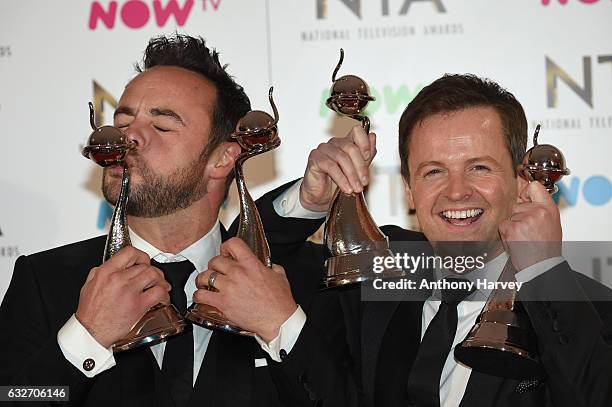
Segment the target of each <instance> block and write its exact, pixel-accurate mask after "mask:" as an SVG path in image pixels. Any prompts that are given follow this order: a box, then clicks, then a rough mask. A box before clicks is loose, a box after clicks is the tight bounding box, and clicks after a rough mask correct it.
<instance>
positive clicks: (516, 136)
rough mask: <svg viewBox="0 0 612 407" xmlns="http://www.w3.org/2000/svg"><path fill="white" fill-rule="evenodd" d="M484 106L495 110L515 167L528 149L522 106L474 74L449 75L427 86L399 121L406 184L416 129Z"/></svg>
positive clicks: (504, 91) (401, 160) (510, 96)
mask: <svg viewBox="0 0 612 407" xmlns="http://www.w3.org/2000/svg"><path fill="white" fill-rule="evenodd" d="M483 106H488V107H492V108H494V109H495V110H496V111H497V113H498V114H499V116H500V119H501V123H502V129H503V132H504V135H505V136H506V145H507V147H508V151H509V152H510V156H511V157H512V165H513V166H514V168H516V166H517V165H518V164H520V163H521V161H522V159H523V155H524V154H525V150H526V148H527V118H526V117H525V111H524V110H523V107H522V106H521V104H520V103H519V102H518V100H516V98H515V97H514V95H513V94H512V93H510V92H508V91H507V90H506V89H504V88H502V87H501V86H499V85H498V84H497V83H495V82H493V81H492V80H490V79H485V78H479V77H478V76H476V75H471V74H465V75H457V74H455V75H450V74H446V75H444V76H442V77H441V78H439V79H436V80H435V81H433V82H432V83H431V84H430V85H428V86H426V87H424V88H423V89H422V90H421V91H420V92H419V93H418V94H417V95H416V97H415V98H414V99H413V100H412V101H411V102H410V103H408V106H406V109H404V112H403V113H402V117H401V118H400V122H399V154H400V162H401V167H400V168H401V169H400V171H401V174H402V177H404V179H405V180H406V182H408V181H409V179H410V173H409V170H408V147H409V143H410V136H411V133H412V131H413V130H414V128H415V126H417V125H419V124H420V123H421V122H423V120H425V119H427V118H428V117H430V116H433V115H436V114H439V113H450V112H455V111H459V110H463V109H468V108H472V107H483Z"/></svg>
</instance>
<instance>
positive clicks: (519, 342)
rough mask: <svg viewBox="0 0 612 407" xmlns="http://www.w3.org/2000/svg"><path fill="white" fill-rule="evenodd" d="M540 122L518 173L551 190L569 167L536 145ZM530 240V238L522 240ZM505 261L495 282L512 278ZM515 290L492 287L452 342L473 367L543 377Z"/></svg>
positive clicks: (532, 335) (521, 376)
mask: <svg viewBox="0 0 612 407" xmlns="http://www.w3.org/2000/svg"><path fill="white" fill-rule="evenodd" d="M539 132H540V125H538V126H537V127H536V130H535V134H534V136H533V147H532V148H530V149H529V150H528V151H527V152H526V153H525V156H524V157H523V162H522V164H520V165H519V166H518V167H517V173H518V174H519V175H520V176H521V177H523V178H524V179H526V180H527V181H530V182H531V181H538V182H541V183H542V184H543V185H544V186H545V187H546V190H547V191H548V192H549V193H554V192H556V191H557V190H558V188H557V186H556V185H555V182H557V181H559V180H560V179H561V178H562V177H563V176H564V175H568V174H569V173H570V170H569V169H568V168H566V167H565V158H564V157H563V154H562V153H561V151H559V149H557V148H556V147H554V146H552V145H550V144H538V133H539ZM526 243H528V244H529V242H526ZM514 275H515V270H514V268H513V267H512V263H511V262H510V261H509V260H508V262H507V264H506V266H505V268H504V270H503V271H502V274H501V276H500V277H499V280H498V281H516V279H515V277H514ZM516 294H517V293H516V290H514V289H505V290H502V289H496V290H494V291H493V292H491V295H490V296H489V298H488V299H487V302H486V304H485V306H484V308H483V309H482V312H481V313H480V315H479V316H478V319H477V320H476V324H475V325H474V326H473V327H472V329H471V330H470V332H469V333H468V335H467V336H466V338H465V339H464V340H463V342H460V343H459V344H458V345H457V346H456V347H455V358H456V359H457V360H458V361H460V362H462V363H464V364H465V365H467V366H469V367H471V368H472V369H474V370H477V371H480V372H483V373H487V374H491V375H494V376H502V377H507V378H512V379H542V378H543V377H544V376H545V371H544V369H543V367H542V365H541V364H540V362H539V358H538V351H537V338H536V335H535V331H534V330H533V327H532V326H531V321H530V320H529V317H528V316H527V313H526V312H525V310H524V308H523V306H522V305H521V304H520V303H519V302H516V301H515V298H516Z"/></svg>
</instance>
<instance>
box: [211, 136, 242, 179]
mask: <svg viewBox="0 0 612 407" xmlns="http://www.w3.org/2000/svg"><path fill="white" fill-rule="evenodd" d="M241 151H242V150H241V148H240V146H239V145H238V143H233V142H229V141H226V142H223V143H221V144H220V145H219V146H217V148H215V149H214V150H213V152H212V154H211V155H210V158H209V159H208V167H209V175H210V178H211V179H225V178H227V175H228V174H229V173H230V172H231V171H232V170H233V169H234V163H235V162H236V157H238V155H239V154H240V152H241Z"/></svg>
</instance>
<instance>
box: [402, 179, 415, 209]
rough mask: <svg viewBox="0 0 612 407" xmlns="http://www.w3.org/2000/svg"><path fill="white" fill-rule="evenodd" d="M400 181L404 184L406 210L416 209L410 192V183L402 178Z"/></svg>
mask: <svg viewBox="0 0 612 407" xmlns="http://www.w3.org/2000/svg"><path fill="white" fill-rule="evenodd" d="M402 181H403V182H404V194H405V195H406V202H408V209H416V206H415V205H414V197H413V196H412V190H411V189H410V182H409V181H407V180H406V178H404V177H402Z"/></svg>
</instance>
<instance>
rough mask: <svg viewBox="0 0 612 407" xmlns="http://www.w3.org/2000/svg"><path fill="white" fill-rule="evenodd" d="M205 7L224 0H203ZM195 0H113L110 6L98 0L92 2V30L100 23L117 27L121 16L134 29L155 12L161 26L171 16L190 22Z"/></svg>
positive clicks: (157, 21)
mask: <svg viewBox="0 0 612 407" xmlns="http://www.w3.org/2000/svg"><path fill="white" fill-rule="evenodd" d="M201 3H202V9H203V10H204V11H206V10H207V6H208V5H210V6H211V9H212V10H214V11H217V9H218V8H219V6H220V4H221V0H202V2H201ZM194 4H195V0H185V1H184V2H182V3H181V4H179V2H178V1H177V0H169V1H167V2H163V3H162V1H160V0H153V1H149V2H145V1H143V0H129V1H124V2H117V1H111V2H109V3H108V4H107V5H106V6H104V5H102V4H101V3H100V2H98V1H94V2H92V3H91V9H90V11H89V22H88V27H89V29H90V30H95V29H97V28H98V26H102V25H103V26H105V27H106V28H108V29H113V28H114V27H115V24H116V22H117V20H118V18H117V14H118V15H119V20H120V21H121V22H122V23H123V24H124V25H125V26H126V27H129V28H132V29H138V28H142V27H144V26H145V25H146V24H147V23H148V22H149V21H150V20H151V16H153V19H154V20H155V23H156V24H157V26H158V27H160V28H161V27H164V26H165V25H166V24H167V23H168V21H169V20H170V17H173V19H174V21H175V22H176V25H177V26H178V27H182V26H183V25H185V23H186V22H187V19H188V18H189V15H190V14H191V11H192V9H193V6H194Z"/></svg>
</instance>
